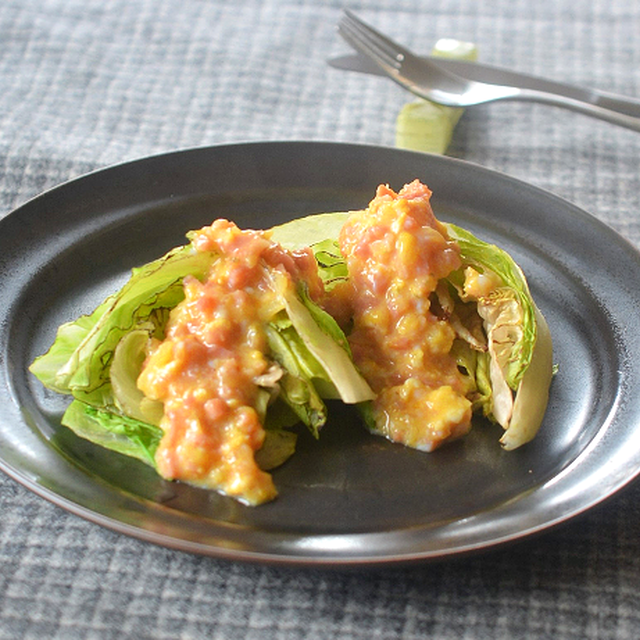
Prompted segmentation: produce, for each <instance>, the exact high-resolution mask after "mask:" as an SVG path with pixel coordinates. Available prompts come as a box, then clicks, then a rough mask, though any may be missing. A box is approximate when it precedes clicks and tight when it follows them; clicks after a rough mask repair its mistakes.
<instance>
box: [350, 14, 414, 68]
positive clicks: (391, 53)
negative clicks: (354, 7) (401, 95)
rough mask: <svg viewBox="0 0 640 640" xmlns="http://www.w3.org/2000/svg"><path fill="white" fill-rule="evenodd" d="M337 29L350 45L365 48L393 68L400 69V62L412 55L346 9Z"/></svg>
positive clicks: (369, 53)
mask: <svg viewBox="0 0 640 640" xmlns="http://www.w3.org/2000/svg"><path fill="white" fill-rule="evenodd" d="M338 29H339V31H340V33H341V35H342V36H343V37H344V38H345V39H346V40H347V41H348V42H349V43H350V44H351V45H352V46H354V47H356V48H357V49H360V50H361V51H362V49H365V50H366V53H368V55H372V56H375V57H376V59H378V60H379V62H381V63H382V62H384V63H385V64H386V65H390V66H392V67H394V68H395V69H400V67H401V66H402V62H403V61H404V60H405V59H407V58H410V57H412V56H413V54H412V53H411V52H410V51H409V50H408V49H405V48H404V47H403V46H401V45H399V44H398V43H397V42H394V41H393V40H391V39H390V38H388V37H387V36H385V35H383V34H382V33H380V32H379V31H377V30H376V29H374V28H373V27H370V26H369V25H368V24H366V23H365V22H363V21H362V20H360V18H358V17H357V16H356V15H355V14H353V13H352V12H351V11H349V10H348V9H345V10H344V14H343V17H342V19H341V20H340V23H339V25H338ZM363 53H365V51H363Z"/></svg>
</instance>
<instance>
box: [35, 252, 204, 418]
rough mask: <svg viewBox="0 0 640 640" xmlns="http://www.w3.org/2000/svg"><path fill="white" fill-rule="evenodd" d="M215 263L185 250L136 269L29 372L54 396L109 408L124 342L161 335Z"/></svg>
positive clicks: (65, 329)
mask: <svg viewBox="0 0 640 640" xmlns="http://www.w3.org/2000/svg"><path fill="white" fill-rule="evenodd" d="M214 259H215V256H214V255H213V254H209V253H204V252H198V251H195V250H194V249H193V248H192V247H191V246H190V245H186V246H184V247H180V248H178V249H175V250H173V251H170V252H169V253H168V254H166V255H165V256H163V257H162V258H160V259H159V260H155V261H154V262H151V263H149V264H146V265H144V266H142V267H139V268H136V269H133V270H132V274H131V277H130V279H129V280H128V281H127V283H126V284H125V285H124V286H123V287H122V288H121V289H120V291H118V292H117V293H116V294H114V295H112V296H110V297H109V298H107V300H105V302H103V303H102V304H101V305H99V306H98V308H97V309H96V310H95V311H94V312H93V313H91V314H90V315H89V316H83V317H81V318H79V319H78V320H76V321H75V322H70V323H67V324H64V325H62V326H61V327H60V329H59V330H58V334H57V336H56V339H55V341H54V343H53V345H52V346H51V348H50V349H49V351H48V352H47V353H45V354H44V355H42V356H40V357H39V358H36V360H35V361H34V362H33V364H32V365H31V366H30V368H29V369H30V371H31V372H32V373H33V374H34V375H35V376H36V377H37V378H38V379H39V380H40V381H41V382H42V384H44V385H45V386H46V387H49V388H50V389H52V390H54V391H57V392H59V393H70V394H72V395H73V396H74V397H76V398H77V399H80V400H83V401H85V402H88V403H89V404H93V405H95V406H98V407H100V406H107V405H109V404H110V403H111V402H112V401H113V393H112V389H111V383H110V379H109V370H110V365H111V361H112V360H113V357H114V353H115V349H116V346H117V345H118V343H119V342H120V339H121V338H122V337H123V336H124V335H125V334H126V333H128V332H129V331H132V330H134V329H135V328H136V327H137V326H138V325H140V324H142V323H152V324H153V325H154V327H156V328H157V330H158V331H161V330H162V327H163V326H164V324H165V323H166V319H167V317H168V315H167V314H168V311H169V310H170V309H172V308H173V307H175V306H176V305H177V304H178V302H180V301H181V300H182V299H183V298H184V292H183V288H182V280H183V279H184V277H185V276H186V275H193V276H195V277H197V278H203V277H204V276H205V275H206V273H207V271H208V269H209V266H210V265H211V262H212V261H213V260H214Z"/></svg>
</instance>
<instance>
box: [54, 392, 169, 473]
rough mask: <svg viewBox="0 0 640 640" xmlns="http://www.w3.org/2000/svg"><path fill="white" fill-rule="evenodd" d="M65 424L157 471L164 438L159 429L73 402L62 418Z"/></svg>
mask: <svg viewBox="0 0 640 640" xmlns="http://www.w3.org/2000/svg"><path fill="white" fill-rule="evenodd" d="M62 424H63V425H65V426H66V427H68V428H69V429H71V430H72V431H73V432H74V433H75V434H76V435H78V436H80V437H81V438H84V439H86V440H89V441H91V442H93V443H95V444H98V445H100V446H101V447H104V448H105V449H111V450H112V451H117V452H118V453H122V454H124V455H127V456H130V457H132V458H136V459H138V460H141V461H142V462H144V463H146V464H148V465H151V466H152V467H154V468H155V459H154V455H155V452H156V449H157V448H158V444H159V443H160V439H161V438H162V429H160V428H159V427H156V426H154V425H151V424H147V423H145V422H142V421H140V420H136V419H135V418H131V417H128V416H124V415H121V414H118V413H114V412H112V411H107V410H105V409H98V408H96V407H93V406H91V405H89V404H86V403H85V402H81V401H80V400H74V401H73V402H71V404H70V405H69V407H68V408H67V410H66V411H65V413H64V415H63V416H62Z"/></svg>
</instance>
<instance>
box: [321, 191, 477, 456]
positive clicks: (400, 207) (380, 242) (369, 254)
mask: <svg viewBox="0 0 640 640" xmlns="http://www.w3.org/2000/svg"><path fill="white" fill-rule="evenodd" d="M430 197H431V191H430V190H429V189H428V188H427V187H426V186H425V185H423V184H421V183H420V182H419V181H417V180H416V181H414V182H413V183H411V184H408V185H406V186H405V187H404V188H403V189H401V190H400V191H399V192H398V193H396V192H394V191H393V190H392V189H390V188H389V187H387V186H380V187H378V190H377V193H376V196H375V198H374V199H373V200H372V201H371V203H370V204H369V207H368V208H367V209H366V210H364V211H358V212H354V213H352V214H351V215H350V216H349V218H348V220H347V222H346V223H345V225H344V226H343V228H342V230H341V233H340V237H339V244H340V250H341V252H342V254H343V256H344V257H345V260H346V262H347V266H348V271H349V278H348V281H347V282H346V283H345V284H344V285H343V286H342V287H341V288H340V289H338V290H335V295H336V296H338V298H339V301H340V303H341V304H342V305H346V306H348V307H349V314H350V315H351V317H352V322H353V329H352V330H351V332H350V333H349V336H348V339H349V343H350V345H351V349H352V352H353V358H354V361H355V363H356V365H357V366H358V368H359V369H360V371H361V372H362V374H363V376H364V377H365V379H366V380H367V382H368V383H369V384H370V386H371V387H372V389H373V390H374V392H375V393H376V399H375V400H374V401H373V404H372V407H371V411H372V423H373V424H372V425H371V424H370V426H372V429H373V430H374V431H375V432H377V433H379V434H381V435H384V436H386V437H387V438H389V439H390V440H392V441H394V442H399V443H402V444H405V445H407V446H410V447H413V448H417V449H422V450H425V451H431V450H433V449H435V448H436V447H438V446H439V445H441V444H442V443H444V442H446V441H449V440H452V439H454V438H457V437H459V436H462V435H464V434H466V433H467V432H468V431H469V429H470V427H471V414H472V404H471V402H470V400H468V399H467V397H466V395H467V393H468V391H469V389H468V386H469V382H468V377H466V376H465V375H463V373H462V372H461V371H460V370H459V369H458V366H457V362H456V358H455V357H454V355H453V354H452V346H453V343H454V340H455V338H456V332H455V330H454V328H453V327H452V325H451V323H450V322H448V321H447V319H446V317H443V314H442V309H441V308H440V307H439V305H438V303H437V290H438V287H439V281H441V279H443V278H446V277H447V276H448V275H449V274H450V273H451V272H452V271H455V270H457V269H459V268H460V267H461V259H460V251H459V248H458V245H457V243H455V242H454V241H452V240H450V239H449V237H448V235H447V231H446V228H445V227H444V225H442V224H441V223H440V222H439V221H438V220H437V219H436V218H435V216H434V214H433V211H432V209H431V204H430ZM440 286H441V285H440ZM333 304H336V301H335V300H334V301H333ZM435 307H438V309H437V310H436V308H435Z"/></svg>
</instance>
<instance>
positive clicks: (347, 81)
mask: <svg viewBox="0 0 640 640" xmlns="http://www.w3.org/2000/svg"><path fill="white" fill-rule="evenodd" d="M345 4H346V5H348V6H349V7H350V8H352V9H353V10H354V11H356V12H357V13H358V14H359V15H361V16H362V17H363V18H365V19H367V20H369V21H370V22H373V23H375V24H376V25H378V26H379V27H381V28H383V27H384V28H385V30H387V31H388V32H389V33H390V34H393V35H395V36H396V37H398V38H401V39H402V40H403V41H404V42H405V43H407V44H409V45H411V46H412V47H414V48H415V49H417V50H419V51H423V52H428V51H429V49H430V48H431V46H432V44H433V43H434V42H435V41H436V40H437V39H438V38H440V37H443V36H450V37H455V38H459V39H463V40H469V41H473V42H476V43H477V44H478V46H479V49H480V57H481V59H482V60H483V61H485V62H487V63H490V64H495V65H500V66H505V67H509V68H512V69H515V70H520V71H523V72H528V73H532V74H537V75H543V76H547V77H549V78H553V79H556V80H561V81H569V82H572V83H576V84H582V85H585V86H591V87H597V88H600V89H604V90H608V91H612V92H617V93H622V94H627V95H630V96H636V97H639V96H640V3H638V2H630V1H629V0H537V1H536V2H528V1H524V0H521V1H514V0H491V1H489V0H486V1H482V0H480V1H478V0H444V1H440V2H435V1H432V2H429V1H425V0H370V1H368V2H367V1H366V0H365V1H361V2H347V3H344V2H342V1H341V0H298V1H296V0H208V1H207V0H109V1H104V0H103V1H97V0H3V2H2V3H0V214H1V215H5V214H7V213H9V212H10V211H11V210H12V209H13V208H15V207H17V206H19V205H21V204H22V203H24V202H25V201H27V200H28V199H29V198H31V197H33V196H35V195H36V194H38V193H40V192H42V191H43V190H45V189H47V188H50V187H52V186H54V185H57V184H59V183H61V182H63V181H66V180H68V179H70V178H73V177H76V176H79V175H81V174H83V173H85V172H87V171H90V170H93V169H96V168H101V167H105V166H107V165H110V164H113V163H120V162H122V161H125V160H129V159H134V158H139V157H143V156H147V155H149V154H157V153H162V152H165V151H171V150H175V149H180V148H187V147H195V146H203V145H213V144H220V143H227V142H238V141H259V140H329V141H348V142H364V143H373V144H379V145H386V146H393V144H394V128H395V118H396V115H397V113H398V111H399V109H400V108H401V106H402V105H403V104H404V103H405V102H406V101H408V100H409V99H410V98H409V96H408V95H407V94H405V93H404V92H403V91H402V90H401V89H400V88H399V87H398V86H396V85H395V84H393V83H392V82H390V81H386V80H382V79H377V78H371V77H366V76H362V75H359V74H354V73H345V72H340V71H336V70H334V69H331V68H329V67H328V66H327V64H326V62H325V60H326V58H327V57H328V56H330V55H336V54H339V53H346V52H347V51H348V48H347V47H346V45H345V44H344V43H342V42H341V41H340V39H339V37H338V36H337V35H336V31H335V24H336V22H337V20H338V18H339V16H340V12H341V9H342V7H343V5H345ZM449 154H450V155H453V156H456V157H459V158H463V159H466V160H470V161H472V162H475V163H478V164H480V165H483V166H485V167H489V168H492V169H497V170H499V171H502V172H505V173H507V174H509V175H511V176H514V177H516V178H519V179H522V180H525V181H527V182H530V183H532V184H534V185H536V186H538V187H542V188H544V189H546V190H549V191H551V192H553V193H555V194H557V195H559V196H561V197H563V198H565V199H567V200H569V201H571V202H573V203H575V204H577V205H578V206H580V207H582V208H584V209H586V210H588V211H589V212H591V213H592V214H594V215H595V216H597V217H598V218H599V219H601V220H603V221H605V222H606V223H608V224H610V225H611V226H612V227H614V228H615V229H616V230H617V231H619V232H620V233H621V234H623V235H624V236H625V237H627V238H628V239H629V240H631V241H632V242H633V243H636V244H638V243H640V172H639V170H638V167H639V162H640V134H637V133H633V132H630V131H627V130H624V129H621V128H618V127H615V126H613V125H609V124H606V123H602V122H598V121H596V120H593V119H590V118H587V117H585V116H581V115H576V114H572V113H569V112H565V111H560V110H558V109H554V108H550V107H543V106H536V105H524V104H502V105H493V106H485V107H479V108H476V109H474V110H468V111H467V112H466V114H465V116H464V117H463V119H462V120H461V122H460V124H459V126H458V128H457V130H456V133H455V136H454V139H453V142H452V145H451V147H450V149H449ZM42 223H43V224H44V225H46V223H47V221H46V220H43V221H42ZM576 384H580V381H576ZM0 411H2V408H0ZM630 446H633V443H631V444H630ZM639 504H640V485H638V484H637V483H635V484H632V485H631V486H628V487H627V488H626V489H625V490H623V491H622V492H620V493H619V494H618V495H617V496H615V497H614V498H612V499H611V500H609V501H607V502H606V503H605V504H604V505H601V506H600V507H598V508H596V509H593V510H592V511H590V512H588V513H585V514H583V515H582V516H580V517H579V518H576V519H575V520H573V521H571V522H569V523H568V524H566V525H564V526H562V527H560V528H558V529H554V530H552V531H550V532H548V533H546V534H544V535H542V536H540V537H537V538H535V539H531V540H526V541H524V542H521V543H519V544H516V545H513V546H510V547H509V548H505V549H500V550H497V551H493V552H491V553H489V554H486V555H481V556H477V557H473V558H465V559H459V560H457V561H453V562H452V561H448V562H441V563H436V564H428V565H424V566H413V567H406V568H395V569H389V570H369V571H357V572H356V571H349V572H339V571H317V570H310V569H284V568H278V567H271V566H260V565H251V564H240V563H232V562H228V561H222V560H216V559H212V558H208V557H199V556H195V555H190V554H187V553H183V552H179V551H173V550H168V549H165V548H161V547H157V546H154V545H152V544H148V543H145V542H141V541H138V540H137V539H132V538H129V537H127V536H125V535H121V534H117V533H114V532H112V531H110V530H106V529H103V528H101V527H99V526H97V525H95V524H91V523H89V522H86V521H84V520H83V519H81V518H79V517H76V516H74V515H71V514H69V513H67V512H66V511H64V510H62V509H61V508H59V507H57V506H54V505H52V504H50V503H49V502H47V501H46V500H43V499H41V498H39V497H37V496H36V495H33V494H32V493H30V492H29V491H28V490H27V489H25V488H23V487H22V486H21V485H19V484H18V483H16V482H15V481H13V480H12V479H10V478H9V477H7V476H5V475H4V474H0V514H1V515H0V639H2V640H17V639H19V638H38V639H47V640H49V639H60V640H69V639H76V638H77V639H79V638H83V639H85V638H87V639H89V638H92V639H94V638H95V639H98V638H99V639H102V638H105V639H106V638H113V639H114V640H115V639H120V638H150V639H154V640H161V639H166V640H173V639H177V638H185V639H200V638H218V639H225V640H232V639H234V638H256V639H257V638H261V639H262V638H274V639H275V638H280V639H285V638H286V639H289V638H291V639H303V638H305V639H318V640H320V639H326V638H361V639H362V640H369V639H372V638H380V639H382V638H385V639H388V640H392V639H396V638H403V639H406V640H409V639H418V638H427V637H434V638H439V639H441V640H444V639H456V640H459V639H462V638H502V639H513V638H527V639H532V638H575V639H576V640H583V639H595V638H601V639H605V638H611V639H613V638H616V639H629V640H632V639H636V638H639V637H640V607H639V606H638V605H639V604H640V603H639V599H638V591H639V589H640V536H638V532H639V530H640V529H639V527H640V507H639V506H638V505H639Z"/></svg>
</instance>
